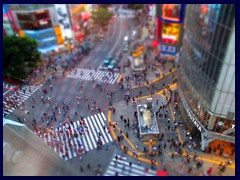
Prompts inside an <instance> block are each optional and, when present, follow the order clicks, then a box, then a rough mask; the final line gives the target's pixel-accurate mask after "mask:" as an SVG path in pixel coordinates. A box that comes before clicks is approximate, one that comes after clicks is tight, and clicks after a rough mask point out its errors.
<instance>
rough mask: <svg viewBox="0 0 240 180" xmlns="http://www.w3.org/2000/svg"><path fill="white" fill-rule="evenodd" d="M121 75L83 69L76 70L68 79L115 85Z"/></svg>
mask: <svg viewBox="0 0 240 180" xmlns="http://www.w3.org/2000/svg"><path fill="white" fill-rule="evenodd" d="M119 75H120V74H119V73H114V74H113V73H111V72H107V71H101V70H95V69H83V68H75V69H73V70H72V71H71V72H70V73H69V74H68V75H67V76H66V77H67V78H73V79H81V80H87V81H92V80H95V81H96V82H101V83H108V84H113V83H114V82H115V81H116V80H117V78H118V77H119Z"/></svg>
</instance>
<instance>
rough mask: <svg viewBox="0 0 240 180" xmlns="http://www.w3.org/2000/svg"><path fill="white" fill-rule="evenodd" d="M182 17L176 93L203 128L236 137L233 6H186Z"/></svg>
mask: <svg viewBox="0 0 240 180" xmlns="http://www.w3.org/2000/svg"><path fill="white" fill-rule="evenodd" d="M185 17H186V18H185V22H184V37H183V44H182V50H181V57H182V58H181V68H180V71H179V87H180V90H179V91H181V94H182V96H183V98H184V99H185V101H186V102H187V104H188V106H189V107H190V109H191V111H192V112H193V113H194V115H195V116H196V117H197V118H198V121H199V122H200V123H201V125H202V127H203V128H205V129H206V130H210V131H213V132H218V133H222V134H225V135H230V136H235V5H233V4H192V5H187V9H186V16H185ZM232 129H234V131H233V130H232Z"/></svg>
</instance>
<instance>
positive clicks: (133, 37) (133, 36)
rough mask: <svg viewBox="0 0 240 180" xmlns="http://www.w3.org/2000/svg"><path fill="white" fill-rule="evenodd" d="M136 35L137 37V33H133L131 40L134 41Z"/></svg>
mask: <svg viewBox="0 0 240 180" xmlns="http://www.w3.org/2000/svg"><path fill="white" fill-rule="evenodd" d="M136 35H137V31H133V32H132V40H134V39H135V38H136Z"/></svg>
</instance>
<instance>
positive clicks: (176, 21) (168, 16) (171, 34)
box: [155, 4, 185, 59]
mask: <svg viewBox="0 0 240 180" xmlns="http://www.w3.org/2000/svg"><path fill="white" fill-rule="evenodd" d="M184 12H185V5H183V4H156V23H155V24H156V30H155V33H156V39H157V40H158V41H159V50H160V54H161V57H168V58H169V57H170V58H171V59H173V58H174V57H175V56H176V55H177V53H178V52H179V47H180V45H181V37H182V32H183V31H182V27H183V20H184Z"/></svg>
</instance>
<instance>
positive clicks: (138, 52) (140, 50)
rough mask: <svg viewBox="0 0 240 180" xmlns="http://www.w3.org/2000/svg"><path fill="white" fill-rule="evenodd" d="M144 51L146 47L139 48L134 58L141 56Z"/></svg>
mask: <svg viewBox="0 0 240 180" xmlns="http://www.w3.org/2000/svg"><path fill="white" fill-rule="evenodd" d="M143 51H144V45H142V46H141V47H139V48H138V49H137V51H136V52H135V53H133V54H132V56H134V57H138V56H141V55H142V52H143Z"/></svg>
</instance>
